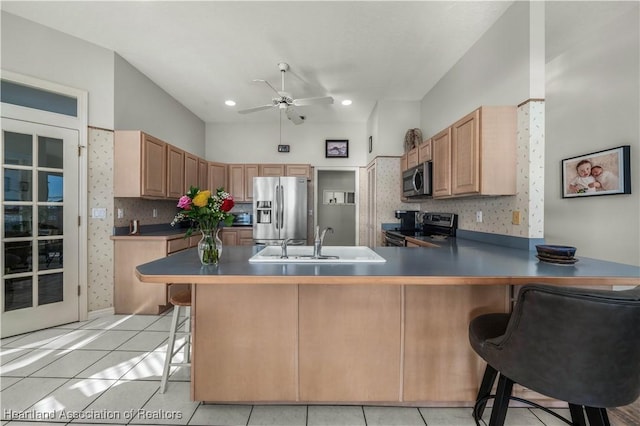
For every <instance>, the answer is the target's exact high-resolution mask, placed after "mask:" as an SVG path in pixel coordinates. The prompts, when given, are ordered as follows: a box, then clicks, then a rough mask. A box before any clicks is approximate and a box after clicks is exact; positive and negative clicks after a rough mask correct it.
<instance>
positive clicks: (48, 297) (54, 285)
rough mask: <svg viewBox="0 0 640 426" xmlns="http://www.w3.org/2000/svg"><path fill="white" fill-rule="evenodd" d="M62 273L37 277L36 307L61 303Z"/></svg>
mask: <svg viewBox="0 0 640 426" xmlns="http://www.w3.org/2000/svg"><path fill="white" fill-rule="evenodd" d="M62 290H63V288H62V273H59V274H47V275H40V276H39V277H38V305H46V304H48V303H55V302H62V300H63V297H62V296H63V291H62Z"/></svg>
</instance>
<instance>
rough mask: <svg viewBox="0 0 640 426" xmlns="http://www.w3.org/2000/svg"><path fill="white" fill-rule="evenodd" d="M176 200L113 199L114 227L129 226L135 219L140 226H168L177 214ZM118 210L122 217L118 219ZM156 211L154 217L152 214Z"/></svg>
mask: <svg viewBox="0 0 640 426" xmlns="http://www.w3.org/2000/svg"><path fill="white" fill-rule="evenodd" d="M177 204H178V200H146V199H143V198H114V199H113V211H114V216H115V218H114V221H113V222H114V226H115V227H120V226H129V223H130V222H131V221H132V220H134V219H137V220H138V221H140V225H157V224H167V225H169V224H170V223H171V221H172V220H173V218H174V216H175V215H176V213H177V212H178V208H177V207H176V205H177ZM118 209H122V211H123V217H122V218H120V219H118ZM154 210H155V211H156V217H154V215H153V212H154Z"/></svg>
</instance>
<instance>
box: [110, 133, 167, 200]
mask: <svg viewBox="0 0 640 426" xmlns="http://www.w3.org/2000/svg"><path fill="white" fill-rule="evenodd" d="M113 180H114V181H113V194H114V197H143V198H152V199H157V198H167V144H166V143H165V142H163V141H161V140H160V139H158V138H155V137H153V136H151V135H148V134H146V133H143V132H140V131H136V130H119V131H116V132H115V138H114V168H113Z"/></svg>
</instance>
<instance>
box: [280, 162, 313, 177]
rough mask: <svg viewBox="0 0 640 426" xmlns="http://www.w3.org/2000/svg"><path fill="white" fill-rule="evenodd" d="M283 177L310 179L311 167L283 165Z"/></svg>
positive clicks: (306, 165)
mask: <svg viewBox="0 0 640 426" xmlns="http://www.w3.org/2000/svg"><path fill="white" fill-rule="evenodd" d="M284 169H285V170H284V173H285V176H298V177H306V178H307V180H310V179H311V166H310V165H309V164H285V165H284Z"/></svg>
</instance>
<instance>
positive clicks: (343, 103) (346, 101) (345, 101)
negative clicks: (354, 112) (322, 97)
mask: <svg viewBox="0 0 640 426" xmlns="http://www.w3.org/2000/svg"><path fill="white" fill-rule="evenodd" d="M341 103H342V105H344V106H349V105H351V104H352V103H353V102H352V101H351V99H345V100H343V101H342V102H341Z"/></svg>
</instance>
